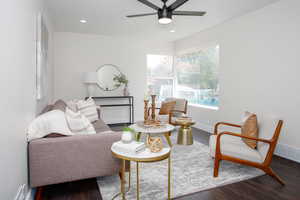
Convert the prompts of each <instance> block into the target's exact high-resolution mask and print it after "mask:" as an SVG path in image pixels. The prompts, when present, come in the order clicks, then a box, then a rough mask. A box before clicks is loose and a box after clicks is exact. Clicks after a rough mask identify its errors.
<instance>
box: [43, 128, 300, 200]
mask: <svg viewBox="0 0 300 200" xmlns="http://www.w3.org/2000/svg"><path fill="white" fill-rule="evenodd" d="M113 129H116V130H120V128H119V127H114V128H113ZM208 138H209V135H208V133H205V132H203V131H199V130H194V139H195V140H197V141H199V142H201V143H204V144H208ZM272 168H273V169H274V171H276V172H277V173H278V174H279V175H280V176H281V177H282V178H283V179H284V181H285V182H286V186H281V185H280V184H278V183H277V182H276V181H274V180H273V179H272V178H270V177H269V176H267V175H264V176H260V177H257V178H253V179H250V180H247V181H242V182H239V183H234V184H230V185H226V186H222V187H219V188H214V189H210V190H207V191H202V192H197V193H194V194H191V195H186V196H183V197H180V198H175V199H176V200H196V199H197V200H198V199H200V200H300V164H299V163H296V162H293V161H290V160H287V159H284V158H280V157H278V156H275V157H274V159H273V162H272ZM41 196H42V200H102V198H101V192H100V191H99V190H98V186H97V183H96V179H89V180H83V181H77V182H72V183H65V184H58V185H52V186H47V187H44V188H43V190H42V195H41Z"/></svg>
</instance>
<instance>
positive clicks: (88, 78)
mask: <svg viewBox="0 0 300 200" xmlns="http://www.w3.org/2000/svg"><path fill="white" fill-rule="evenodd" d="M83 82H84V83H97V72H85V73H84V74H83Z"/></svg>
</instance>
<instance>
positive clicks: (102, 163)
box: [28, 100, 121, 187]
mask: <svg viewBox="0 0 300 200" xmlns="http://www.w3.org/2000/svg"><path fill="white" fill-rule="evenodd" d="M65 108H66V104H65V103H64V102H63V101H62V100H59V101H57V102H55V104H54V105H49V106H47V108H45V109H44V111H43V113H44V112H48V111H50V110H53V109H60V110H62V111H64V110H65ZM93 125H94V127H95V130H96V132H97V134H95V135H77V136H61V135H58V134H55V133H54V134H51V135H50V136H48V137H46V138H41V139H36V140H32V141H30V142H29V144H28V156H29V158H28V162H29V178H30V179H29V180H30V186H31V187H38V186H44V185H51V184H57V183H63V182H70V181H75V180H81V179H87V178H93V177H98V176H107V175H113V174H116V173H118V172H119V169H120V161H119V160H118V159H115V158H114V157H113V156H112V154H111V150H110V148H111V145H112V144H113V143H114V142H116V141H118V140H120V138H121V133H120V132H110V128H109V127H108V126H107V125H106V124H105V123H104V122H103V121H102V120H101V119H100V117H99V120H98V121H96V122H95V123H93ZM58 136H60V137H58Z"/></svg>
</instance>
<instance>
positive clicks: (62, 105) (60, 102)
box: [52, 99, 67, 112]
mask: <svg viewBox="0 0 300 200" xmlns="http://www.w3.org/2000/svg"><path fill="white" fill-rule="evenodd" d="M66 107H67V104H66V103H65V102H64V101H63V100H61V99H59V100H57V101H56V102H55V103H54V104H53V107H52V110H61V111H63V112H65V111H66Z"/></svg>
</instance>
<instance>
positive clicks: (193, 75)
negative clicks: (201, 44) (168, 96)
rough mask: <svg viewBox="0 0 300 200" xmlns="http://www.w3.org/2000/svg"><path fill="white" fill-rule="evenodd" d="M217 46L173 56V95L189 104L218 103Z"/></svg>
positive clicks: (212, 105)
mask: <svg viewBox="0 0 300 200" xmlns="http://www.w3.org/2000/svg"><path fill="white" fill-rule="evenodd" d="M218 67H219V46H212V47H209V48H206V49H201V50H198V51H194V52H191V53H186V54H181V55H179V56H176V58H175V77H176V82H175V96H177V97H181V98H185V99H187V100H188V101H189V103H191V104H198V105H204V106H211V107H218V105H219V80H218Z"/></svg>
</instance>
